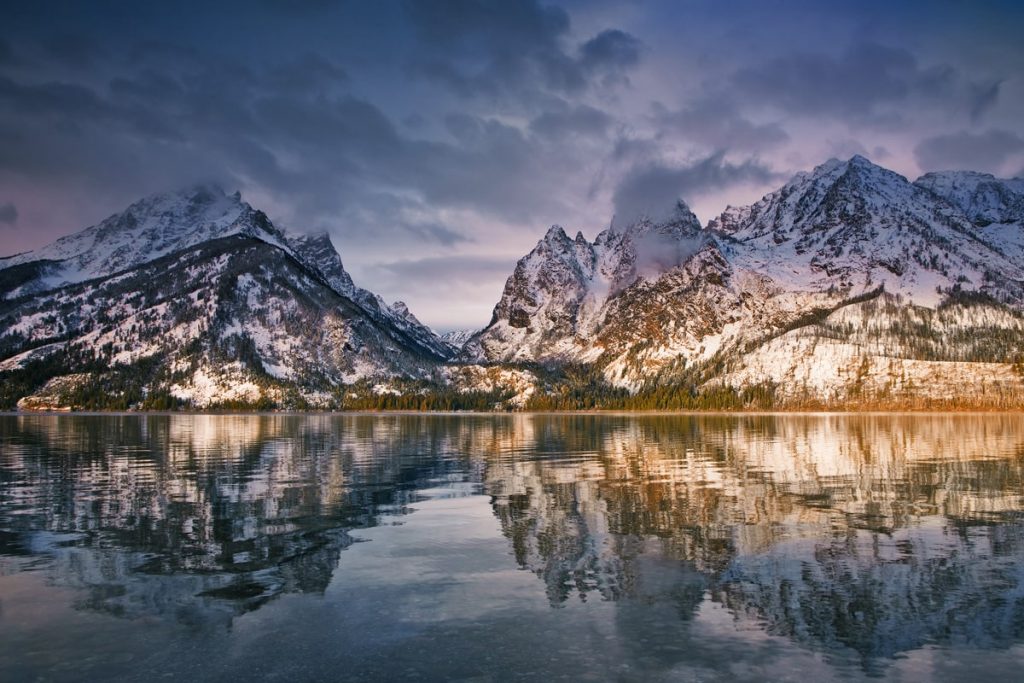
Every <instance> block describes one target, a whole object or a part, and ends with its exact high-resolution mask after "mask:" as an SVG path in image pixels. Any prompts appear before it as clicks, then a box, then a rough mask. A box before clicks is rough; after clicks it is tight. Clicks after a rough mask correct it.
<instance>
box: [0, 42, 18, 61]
mask: <svg viewBox="0 0 1024 683" xmlns="http://www.w3.org/2000/svg"><path fill="white" fill-rule="evenodd" d="M17 63H18V58H17V57H16V56H15V54H14V50H13V49H11V45H10V43H8V42H7V41H6V40H4V39H3V37H2V36H0V67H2V66H10V65H12V64H17Z"/></svg>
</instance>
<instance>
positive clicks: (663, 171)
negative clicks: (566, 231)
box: [614, 152, 778, 222]
mask: <svg viewBox="0 0 1024 683" xmlns="http://www.w3.org/2000/svg"><path fill="white" fill-rule="evenodd" d="M777 179H778V176H777V174H776V173H774V172H773V171H772V170H771V169H770V168H768V167H767V166H765V165H764V164H762V163H760V162H759V161H756V160H753V159H748V160H746V161H743V162H742V163H738V164H737V163H731V162H728V161H726V160H725V154H724V153H722V152H718V153H716V154H712V155H711V156H709V157H707V158H705V159H701V160H699V161H697V162H695V163H693V164H690V165H685V166H672V165H668V164H663V163H648V164H644V165H641V166H639V167H637V168H635V169H633V170H632V171H631V172H630V173H629V174H627V175H626V177H625V178H624V179H623V180H622V182H620V183H619V185H618V187H617V188H616V189H615V194H614V202H615V217H616V221H617V222H621V221H629V220H632V219H633V218H636V217H637V216H641V215H646V216H654V217H657V216H661V215H662V214H664V213H665V212H666V211H670V210H671V209H672V208H673V207H674V206H675V204H676V201H677V200H679V199H682V200H683V201H685V202H692V201H694V200H695V199H696V198H697V197H699V196H700V195H702V194H705V193H708V192H713V191H717V190H722V189H725V188H727V187H729V186H732V185H737V184H742V183H751V184H764V183H768V182H771V181H774V180H777Z"/></svg>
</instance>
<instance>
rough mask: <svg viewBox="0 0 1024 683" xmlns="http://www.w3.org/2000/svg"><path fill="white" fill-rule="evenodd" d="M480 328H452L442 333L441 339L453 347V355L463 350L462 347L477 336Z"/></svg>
mask: <svg viewBox="0 0 1024 683" xmlns="http://www.w3.org/2000/svg"><path fill="white" fill-rule="evenodd" d="M479 332H480V330H451V331H450V332H445V333H444V334H442V335H441V341H443V342H444V343H445V344H447V345H448V347H449V348H450V349H451V353H452V355H453V356H454V355H458V353H459V352H460V351H462V347H463V346H465V345H466V342H468V341H469V340H470V339H472V338H473V337H474V336H476V335H477V334H478V333H479Z"/></svg>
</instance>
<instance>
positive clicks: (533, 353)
mask: <svg viewBox="0 0 1024 683" xmlns="http://www.w3.org/2000/svg"><path fill="white" fill-rule="evenodd" d="M1021 184H1022V183H1021V181H999V180H996V179H994V178H991V177H990V176H980V175H978V174H930V175H928V176H925V177H924V178H922V179H921V180H919V181H918V182H917V183H910V182H909V181H908V180H907V179H905V178H903V177H902V176H900V175H898V174H896V173H893V172H892V171H889V170H886V169H884V168H881V167H879V166H876V165H874V164H872V163H871V162H869V161H868V160H866V159H864V158H863V157H859V156H856V157H853V158H852V159H849V160H847V161H838V160H831V161H829V162H827V163H825V164H822V165H821V166H819V167H817V168H816V169H814V171H812V172H810V173H801V174H798V175H797V176H795V177H794V178H793V179H792V180H791V181H790V182H788V183H787V184H786V185H784V186H783V187H782V188H780V189H779V190H777V191H776V192H773V193H771V194H769V195H767V196H765V197H764V198H763V199H761V200H760V201H758V202H756V203H755V204H753V205H751V206H747V207H741V208H732V207H730V208H728V209H727V210H726V211H725V212H723V213H722V214H721V216H719V217H718V218H716V219H714V220H712V221H711V222H710V224H709V225H708V226H707V227H706V228H701V226H700V225H699V224H698V223H697V221H696V219H695V218H694V217H693V214H692V213H690V212H689V210H688V209H687V208H686V207H685V205H682V204H680V206H678V207H677V210H676V213H675V216H674V217H673V218H671V219H670V220H668V221H663V222H660V223H652V222H650V221H647V220H639V221H637V222H635V223H633V224H631V225H629V226H628V227H626V228H625V229H623V230H621V231H620V230H611V229H610V230H606V231H605V232H602V233H601V234H600V235H599V236H598V238H597V239H596V240H595V242H594V243H593V244H591V243H589V242H587V241H586V240H585V239H584V238H583V237H582V235H578V236H577V237H576V239H570V238H569V237H568V236H567V235H566V234H565V232H564V231H563V230H562V229H561V228H558V227H555V228H552V229H551V230H550V231H548V233H547V235H546V236H545V237H544V239H542V240H541V241H540V242H539V243H538V245H537V247H536V248H534V250H533V251H531V252H530V253H529V254H528V255H527V256H526V257H524V258H523V259H522V260H521V261H520V262H519V264H518V265H517V266H516V270H515V272H514V273H513V274H512V276H511V277H510V278H509V280H508V282H507V284H506V286H505V290H504V292H503V294H502V297H501V300H500V301H499V302H498V304H497V306H496V307H495V309H494V315H493V318H492V320H491V323H490V324H489V325H488V326H487V327H486V328H485V329H484V330H483V331H482V332H481V333H480V334H479V335H477V336H476V337H474V338H473V339H472V340H470V342H469V343H467V345H466V346H465V347H464V349H463V352H462V353H463V357H464V358H466V359H472V360H476V361H478V362H509V361H529V362H539V363H557V362H564V361H567V360H571V361H582V362H586V363H592V364H593V365H594V366H595V367H596V368H597V369H598V370H600V372H601V373H602V374H603V375H604V378H605V379H606V380H607V381H609V382H611V383H613V384H617V385H619V386H623V387H626V388H629V389H632V390H636V389H639V388H640V387H642V386H644V385H648V386H649V385H650V384H651V383H654V382H660V383H665V382H671V381H684V380H685V381H687V382H691V383H694V384H695V385H700V386H710V385H714V384H729V385H730V386H734V387H737V386H751V385H762V384H771V385H775V386H776V387H777V388H778V389H779V391H781V392H782V393H783V394H784V395H788V396H790V397H791V398H792V397H794V396H797V395H803V396H806V397H810V396H818V397H820V398H823V399H827V400H844V399H850V398H852V397H853V396H854V395H855V394H856V392H864V391H868V390H870V391H871V392H875V393H878V392H886V391H888V392H895V394H899V395H902V394H903V393H905V394H906V395H908V396H909V395H913V394H915V393H916V394H918V395H919V394H921V393H922V392H925V393H929V392H930V393H931V394H938V393H941V392H948V391H955V387H957V386H962V384H963V382H965V381H967V382H968V384H971V377H975V378H976V379H977V380H978V382H975V384H979V383H981V384H987V385H988V386H989V388H990V389H992V390H993V391H996V392H1000V391H1005V392H1016V391H1018V390H1019V389H1020V386H1019V385H1020V378H1019V373H1016V372H1015V371H1013V369H1012V367H1011V364H1012V362H1013V361H1014V360H1015V359H1016V357H1017V355H1018V354H1020V353H1022V352H1024V340H1022V331H1024V325H1022V318H1021V315H1020V311H1021V309H1022V304H1024V257H1022V254H1024V252H1022V251H1021V246H1020V245H1021V244H1024V238H1022V237H1021V236H1020V235H1019V233H1022V232H1024V228H1022V226H1021V225H1020V223H1019V220H1020V219H1019V216H1020V214H1019V213H1018V209H1019V205H1018V203H1017V202H1018V200H1019V199H1020V195H1019V194H1018V192H1017V188H1018V187H1019V186H1020V185H1021ZM997 220H998V221H1001V222H998V223H997V222H996V221H997ZM1013 221H1017V223H1014V222H1013ZM950 361H955V362H956V363H954V364H951V363H950ZM981 363H985V364H987V365H986V366H984V367H983V366H982V365H980V364H981ZM958 364H959V365H958ZM928 383H930V388H927V389H925V388H924V387H922V386H921V385H923V384H928ZM901 392H902V393H901ZM858 395H859V394H858Z"/></svg>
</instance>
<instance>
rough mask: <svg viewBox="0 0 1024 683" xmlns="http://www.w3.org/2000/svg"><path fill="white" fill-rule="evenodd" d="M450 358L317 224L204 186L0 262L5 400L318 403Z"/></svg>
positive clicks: (424, 371) (0, 363)
mask: <svg viewBox="0 0 1024 683" xmlns="http://www.w3.org/2000/svg"><path fill="white" fill-rule="evenodd" d="M450 353H451V350H450V348H449V347H448V346H447V345H446V344H445V343H444V342H443V341H442V340H441V339H440V338H438V337H437V335H435V334H434V333H433V332H432V331H431V330H429V328H427V327H425V326H424V325H422V324H421V323H420V322H419V321H418V320H416V318H415V316H413V315H412V314H411V313H410V312H409V311H408V309H407V308H406V307H405V306H404V305H402V306H396V307H390V306H388V305H387V304H385V303H384V302H383V300H381V299H380V298H379V297H377V296H376V295H374V294H372V293H370V292H368V291H366V290H363V289H360V288H358V287H356V286H355V285H354V284H353V282H352V279H351V277H349V275H348V273H347V272H346V271H345V269H344V266H343V265H342V262H341V259H340V257H339V256H338V253H337V251H336V250H335V249H334V247H333V245H332V244H331V242H330V239H329V237H328V236H327V235H326V234H325V233H321V234H315V235H300V234H293V233H287V232H285V231H282V230H280V229H278V228H277V227H276V226H274V224H273V223H272V222H271V221H270V220H269V219H268V218H267V217H266V215H265V214H263V213H262V212H260V211H258V210H256V209H253V208H252V207H251V206H250V205H249V204H247V203H245V202H243V201H242V200H241V197H240V196H239V195H238V194H235V195H226V194H225V193H224V192H223V191H221V190H220V189H219V188H216V187H213V186H206V185H202V186H196V187H191V188H187V189H186V190H183V191H181V192H176V193H169V194H160V195H154V196H152V197H148V198H146V199H143V200H141V201H139V202H136V203H135V204H132V205H131V206H130V207H128V208H127V209H126V210H125V211H123V212H121V213H118V214H115V215H113V216H111V217H110V218H107V219H106V220H104V221H102V222H101V223H99V224H98V225H95V226H92V227H90V228H87V229H85V230H83V231H81V232H79V233H76V234H74V235H70V236H68V237H65V238H62V239H60V240H57V241H56V242H54V243H53V244H51V245H49V246H46V247H43V248H42V249H39V250H37V251H35V252H29V253H25V254H19V255H17V256H14V257H10V258H7V259H3V260H2V261H0V372H4V373H5V375H6V377H5V380H6V382H5V383H6V385H7V387H8V389H7V391H6V392H5V395H4V397H3V398H4V400H5V401H6V402H8V403H9V402H11V400H13V399H16V398H21V397H23V396H25V395H33V394H36V395H38V396H39V397H41V398H39V399H38V401H37V404H39V405H47V402H48V401H57V403H61V401H64V402H67V401H66V400H65V399H68V397H71V398H73V399H74V401H77V403H76V404H77V405H90V401H91V400H92V399H93V398H95V397H96V396H98V395H100V396H106V397H108V399H109V400H108V402H110V401H111V400H112V401H113V404H114V405H122V404H123V406H124V407H127V406H129V405H136V404H142V405H150V406H153V405H157V406H169V405H175V404H177V403H180V402H185V403H186V404H193V405H198V406H211V405H236V404H237V405H271V404H273V405H295V406H303V405H327V404H329V403H330V402H331V401H332V400H333V398H332V397H334V394H336V392H337V390H338V388H339V387H342V386H344V385H349V384H352V383H355V382H359V381H361V380H370V379H373V378H379V377H393V376H401V377H426V376H428V375H429V374H430V373H431V372H432V371H433V369H434V368H435V367H436V366H437V365H438V364H439V363H441V362H443V361H444V360H445V359H446V358H447V356H448V355H450ZM118 396H120V397H122V399H123V400H122V401H120V402H118V399H117V397H118ZM62 397H63V398H62ZM111 397H113V398H111ZM74 401H72V402H74ZM29 403H30V404H31V403H32V401H29ZM103 405H106V404H103Z"/></svg>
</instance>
